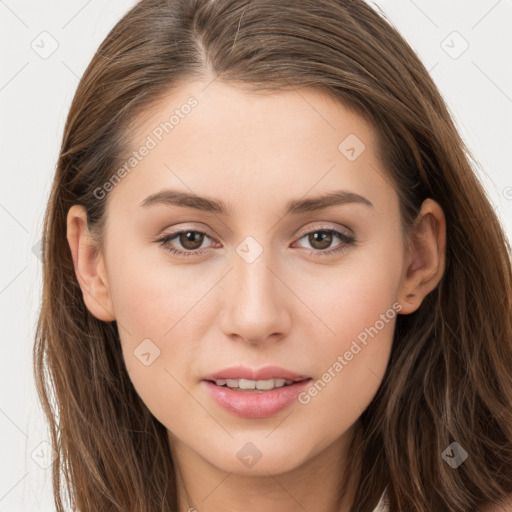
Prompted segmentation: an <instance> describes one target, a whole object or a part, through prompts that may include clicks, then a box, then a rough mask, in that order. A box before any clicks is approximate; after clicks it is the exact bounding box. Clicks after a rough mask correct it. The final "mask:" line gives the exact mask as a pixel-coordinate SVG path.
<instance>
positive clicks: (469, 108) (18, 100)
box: [0, 0, 512, 512]
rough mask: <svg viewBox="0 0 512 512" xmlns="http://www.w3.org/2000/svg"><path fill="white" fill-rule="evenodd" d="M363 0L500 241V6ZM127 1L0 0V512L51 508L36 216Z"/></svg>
mask: <svg viewBox="0 0 512 512" xmlns="http://www.w3.org/2000/svg"><path fill="white" fill-rule="evenodd" d="M373 3H376V4H377V5H378V6H380V8H381V9H382V10H383V11H384V12H386V13H387V15H388V17H389V19H390V20H391V21H392V23H393V24H394V25H395V26H396V27H397V28H398V30H399V31H400V32H401V33H402V34H403V35H404V36H405V38H406V39H407V40H408V41H409V43H410V44H411V45H412V47H413V48H414V49H415V50H416V51H417V52H418V54H419V55H420V57H421V59H422V60H423V62H424V63H425V65H426V67H427V69H429V70H430V72H431V75H432V77H433V79H434V80H435V82H436V83H437V85H438V87H439V88H440V90H441V93H442V94H443V96H444V97H445V99H446V101H447V103H448V105H449V108H450V110H451V112H452V114H453V116H454V119H455V121H456V123H457V126H458V127H459V130H460V132H461V134H462V136H463V138H464V139H465V141H466V142H467V144H468V146H469V148H470V150H471V151H472V152H473V154H474V155H475V157H476V159H477V160H478V161H479V167H478V168H477V169H476V172H477V173H478V175H479V177H480V179H481V180H482V182H483V184H484V186H485V188H486V189H487V191H488V193H489V197H490V199H491V201H492V203H493V205H494V206H495V209H496V211H497V213H498V215H499V217H500V219H501V221H502V223H503V225H504V226H505V229H506V231H507V234H508V236H509V238H512V237H511V234H512V173H511V172H510V163H509V148H510V145H511V144H512V68H511V62H512V58H511V57H512V56H511V53H512V52H511V50H512V31H511V30H510V27H511V25H512V0H499V1H497V0H478V1H477V0H473V1H467V0H465V1H463V0H451V1H446V0H435V1H433V0H430V1H427V0H415V1H413V0H388V1H384V0H378V1H377V2H373ZM133 4H134V2H133V1H121V0H109V1H100V0H88V1H87V0H73V1H70V0H65V1H64V0H60V1H57V0H53V1H46V2H44V5H43V3H42V2H35V1H21V0H18V1H17V0H0V41H1V45H2V48H3V55H2V59H1V61H0V109H1V113H0V116H1V120H2V123H1V126H0V130H1V134H0V136H1V140H2V151H1V153H0V160H1V166H0V172H1V179H2V187H1V189H0V229H1V240H2V262H3V263H2V266H1V268H0V305H1V326H2V340H1V342H2V357H1V370H0V379H1V382H0V388H1V390H2V394H1V402H0V432H1V437H0V460H1V461H2V463H1V464H0V512H11V511H16V512H19V511H22V510H31V511H33V512H36V511H46V510H54V507H53V504H52V496H51V480H50V479H51V462H52V453H53V452H52V450H53V449H52V448H51V446H49V445H48V444H47V441H48V437H47V433H46V428H45V425H44V422H43V419H42V413H41V409H40V406H39V404H38V402H37V400H36V394H35V388H34V381H33V377H32V344H33V336H34V329H35V324H36V320H37V312H38V308H39V300H40V293H41V264H40V260H39V257H38V250H39V240H40V238H41V228H42V219H43V212H44V207H45V203H46V201H47V197H48V193H49V191H50V186H51V181H52V177H53V173H54V171H55V165H56V161H57V157H58V150H59V147H60V142H61V137H62V131H63V128H64V122H65V116H66V114H67V111H68V108H69V105H70V102H71V99H72V97H73V94H74V91H75V89H76V86H77V84H78V80H79V78H80V76H81V75H82V73H83V71H84V70H85V67H86V66H87V64H88V62H89V61H90V59H91V58H92V56H93V54H94V52H95V50H96V48H97V47H98V46H99V44H100V42H101V41H102V40H103V39H104V37H105V36H106V34H107V32H108V31H109V30H110V28H111V27H112V26H113V25H114V24H115V23H116V21H117V20H118V19H119V18H120V17H121V16H122V15H123V13H125V12H126V11H127V10H128V9H129V8H130V7H131V6H132V5H133ZM454 32H456V33H455V34H454ZM466 46H468V47H467V49H466ZM483 228H485V227H484V226H483Z"/></svg>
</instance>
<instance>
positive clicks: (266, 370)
mask: <svg viewBox="0 0 512 512" xmlns="http://www.w3.org/2000/svg"><path fill="white" fill-rule="evenodd" d="M309 378H310V377H309V375H302V374H298V373H295V372H292V371H290V370H286V369H285V368H281V367H279V366H265V367H263V368H260V369H258V370H253V369H251V368H248V367H246V366H233V367H230V368H225V369H224V370H220V371H218V372H216V373H212V374H210V375H207V376H206V377H204V378H203V380H206V381H210V382H215V381H216V380H222V379H245V380H270V379H284V380H291V381H294V382H300V381H302V380H306V379H309Z"/></svg>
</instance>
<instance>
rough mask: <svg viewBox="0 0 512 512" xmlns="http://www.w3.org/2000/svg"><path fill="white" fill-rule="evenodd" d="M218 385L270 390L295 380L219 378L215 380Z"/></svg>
mask: <svg viewBox="0 0 512 512" xmlns="http://www.w3.org/2000/svg"><path fill="white" fill-rule="evenodd" d="M215 384H217V386H227V387H228V388H238V389H261V390H263V391H269V390H270V389H274V388H282V387H283V386H288V385H290V384H293V380H286V379H268V380H248V379H218V380H216V381H215Z"/></svg>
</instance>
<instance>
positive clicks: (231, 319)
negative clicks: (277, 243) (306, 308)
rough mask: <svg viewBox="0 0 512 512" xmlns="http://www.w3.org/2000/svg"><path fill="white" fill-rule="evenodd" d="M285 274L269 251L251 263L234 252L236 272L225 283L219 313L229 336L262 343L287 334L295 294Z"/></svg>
mask: <svg viewBox="0 0 512 512" xmlns="http://www.w3.org/2000/svg"><path fill="white" fill-rule="evenodd" d="M272 260H274V261H272ZM282 274H283V272H282V271H279V266H278V265H277V263H276V261H275V258H272V256H271V251H270V250H264V251H263V252H262V253H261V255H260V256H259V257H258V258H257V259H256V260H255V261H252V262H248V261H246V260H244V259H243V258H242V257H240V256H239V255H238V254H237V253H236V252H235V253H234V255H233V269H232V271H231V272H230V273H229V276H228V280H227V282H226V283H224V287H223V290H222V295H223V296H224V299H222V298H221V304H222V307H221V310H220V312H219V314H220V322H221V328H222V330H223V332H224V334H225V335H226V336H228V337H230V338H232V339H234V340H235V339H241V340H245V341H247V342H248V343H250V344H261V343H264V342H265V341H267V340H268V341H277V340H279V339H281V338H283V337H285V336H286V335H287V334H288V332H289V329H290V325H291V318H290V306H291V301H292V299H293V294H292V293H291V292H290V290H288V289H287V286H286V284H285V283H286V281H287V279H286V276H284V275H282Z"/></svg>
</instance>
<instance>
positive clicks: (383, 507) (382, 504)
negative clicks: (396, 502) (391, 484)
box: [372, 486, 389, 512]
mask: <svg viewBox="0 0 512 512" xmlns="http://www.w3.org/2000/svg"><path fill="white" fill-rule="evenodd" d="M387 489H388V488H387V486H386V488H385V489H384V492H383V493H382V496H381V497H380V500H379V503H377V506H376V507H375V508H374V509H373V510H372V512H388V511H389V508H388V502H387V499H386V491H387Z"/></svg>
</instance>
